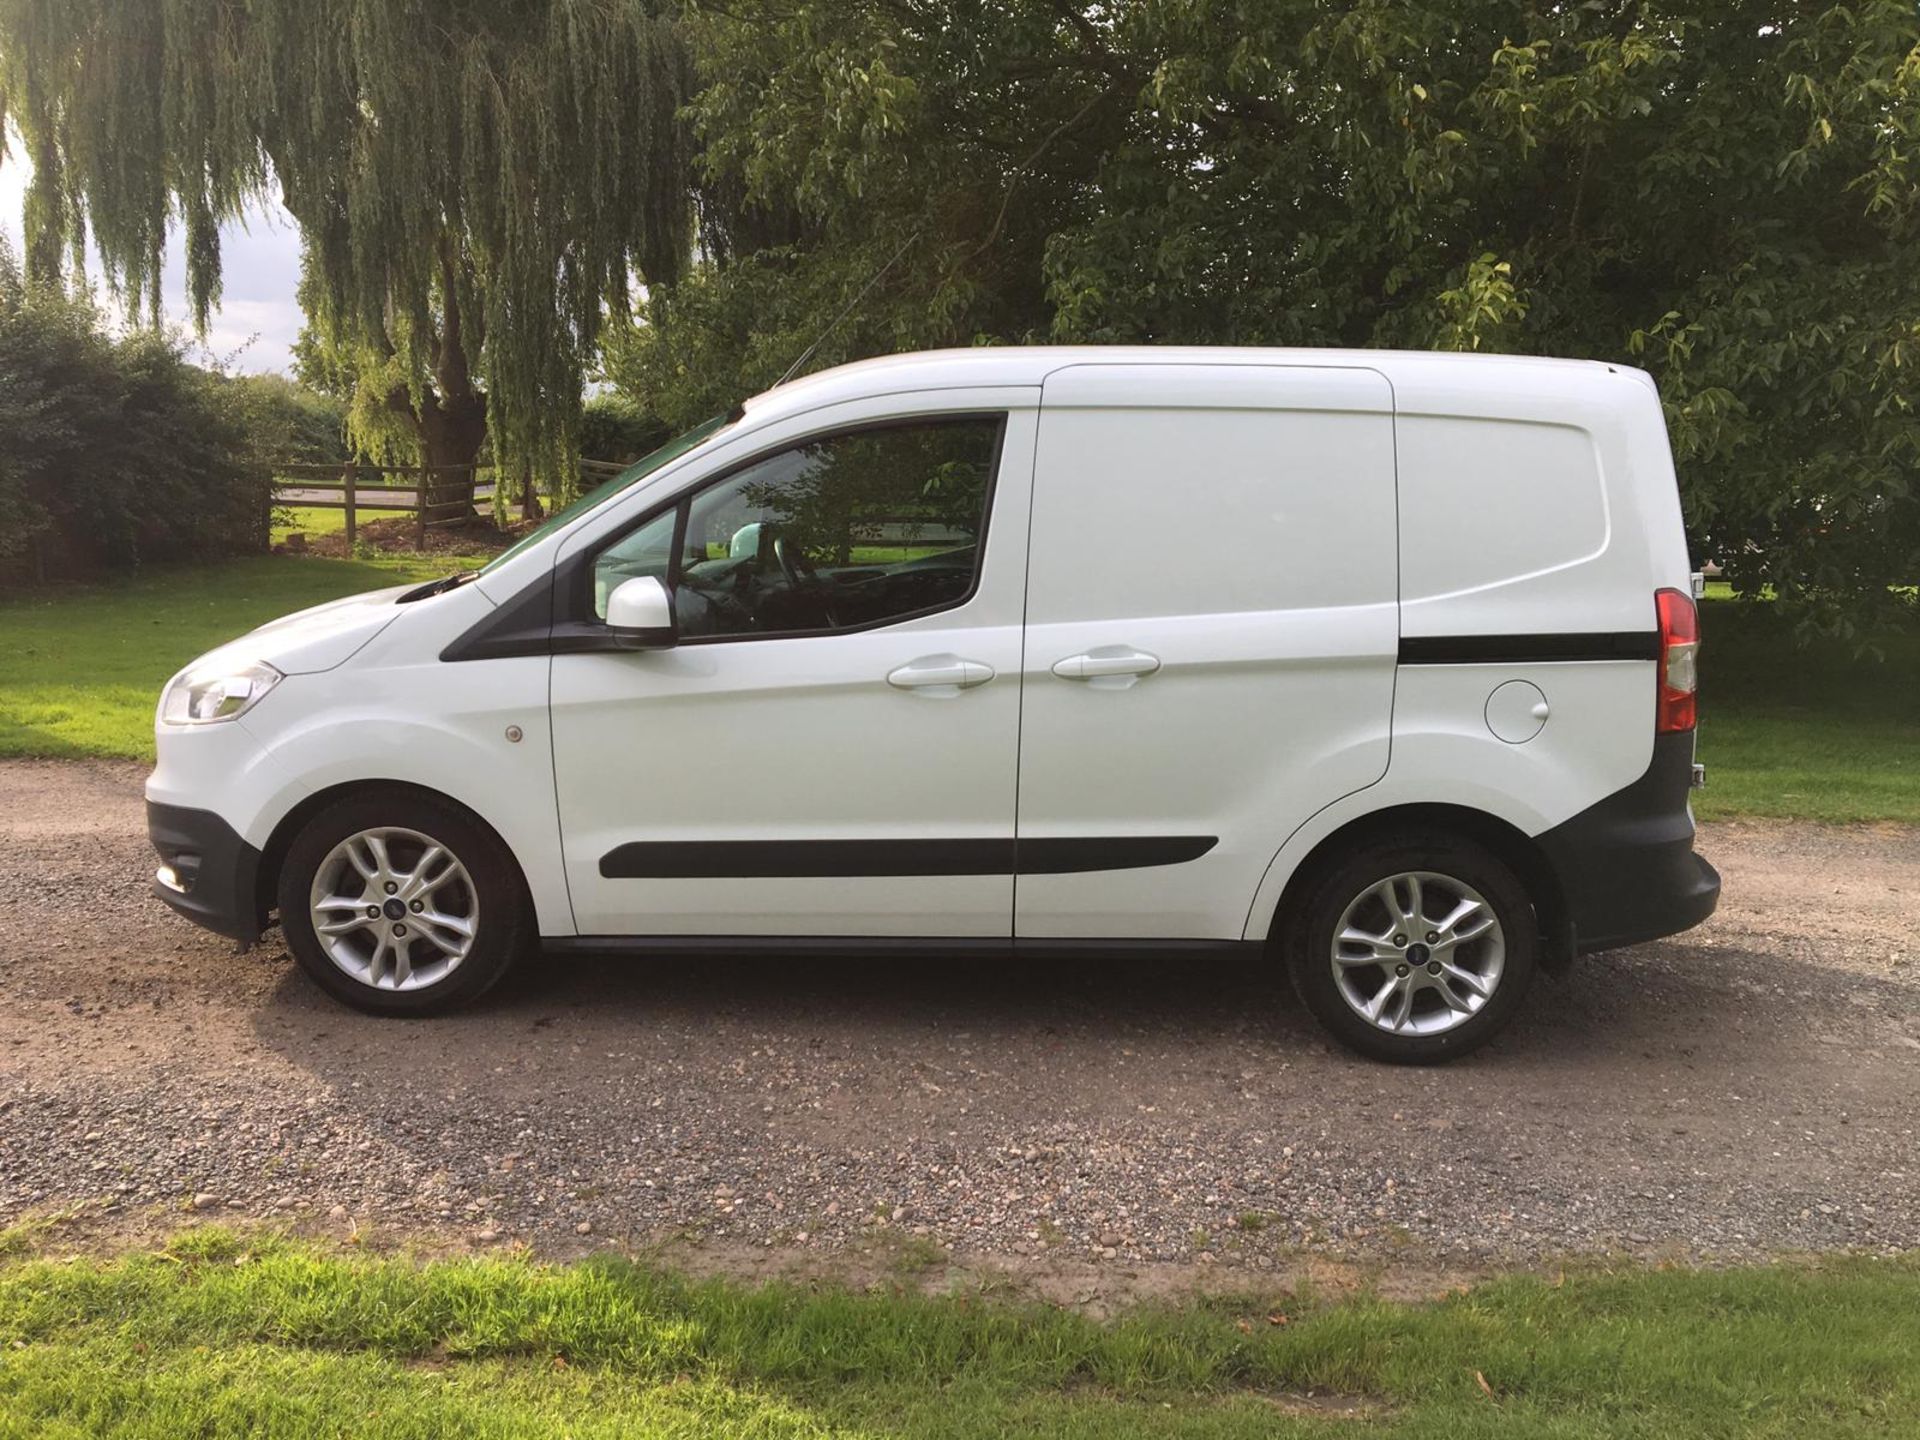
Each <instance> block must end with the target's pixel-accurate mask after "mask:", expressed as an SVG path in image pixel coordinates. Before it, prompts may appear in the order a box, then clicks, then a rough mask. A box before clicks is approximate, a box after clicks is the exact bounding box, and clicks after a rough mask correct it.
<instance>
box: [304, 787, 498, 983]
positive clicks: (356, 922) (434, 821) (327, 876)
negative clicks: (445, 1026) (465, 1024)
mask: <svg viewBox="0 0 1920 1440" xmlns="http://www.w3.org/2000/svg"><path fill="white" fill-rule="evenodd" d="M278 900H279V905H280V928H281V930H282V932H283V933H284V934H285V936H286V940H287V948H288V949H290V950H291V951H292V952H293V956H294V959H296V960H297V961H299V962H300V967H301V968H302V969H303V970H305V971H306V972H307V974H308V975H310V976H312V977H313V979H314V981H315V982H316V983H317V984H318V985H319V986H320V988H321V989H323V990H325V991H326V992H327V993H328V994H329V995H332V996H333V997H334V998H335V999H336V1000H340V1001H344V1002H345V1003H346V1004H348V1005H351V1006H353V1007H354V1008H355V1009H356V1010H364V1011H366V1012H368V1013H369V1014H374V1015H433V1014H440V1013H444V1012H445V1011H448V1010H452V1009H456V1008H458V1007H459V1006H461V1005H465V1004H468V1003H469V1002H471V1001H473V1000H476V999H478V998H479V997H480V996H481V995H482V994H484V993H485V992H486V991H487V990H488V989H490V988H491V987H492V986H493V984H494V982H495V981H497V980H498V979H499V978H500V977H501V976H502V975H504V974H505V973H506V972H507V969H508V967H509V966H510V965H511V964H512V963H513V959H514V957H515V955H516V954H517V953H518V952H519V950H520V947H521V944H522V940H523V937H524V935H525V933H526V929H527V925H526V914H527V905H526V901H525V899H524V896H523V892H522V888H521V884H520V875H519V871H518V869H517V867H516V866H515V865H514V863H513V861H512V858H511V857H510V856H508V855H507V853H506V851H505V849H504V847H503V846H502V845H501V844H500V842H499V841H498V840H497V839H495V838H494V836H493V835H492V834H490V833H489V832H487V831H486V830H485V829H484V828H483V827H481V826H480V825H478V824H476V823H475V822H474V821H473V820H472V819H470V818H469V817H467V816H466V815H464V814H462V813H461V812H460V811H458V810H456V809H454V808H453V807H452V806H450V805H446V804H443V803H440V802H438V801H435V800H433V799H431V798H430V797H427V796H419V795H407V794H402V793H387V794H366V795H359V796H350V797H348V798H347V799H344V800H342V801H340V802H339V803H337V804H334V805H330V806H328V807H327V808H326V809H325V810H322V811H321V812H320V813H319V814H318V815H316V816H314V817H313V818H312V819H311V820H309V821H308V822H307V824H306V825H305V826H304V827H303V828H302V829H301V831H300V833H299V834H298V835H296V836H295V837H294V840H293V843H292V845H291V846H289V847H288V849H287V857H286V861H285V863H284V864H283V865H282V866H281V868H280V883H279V895H278Z"/></svg>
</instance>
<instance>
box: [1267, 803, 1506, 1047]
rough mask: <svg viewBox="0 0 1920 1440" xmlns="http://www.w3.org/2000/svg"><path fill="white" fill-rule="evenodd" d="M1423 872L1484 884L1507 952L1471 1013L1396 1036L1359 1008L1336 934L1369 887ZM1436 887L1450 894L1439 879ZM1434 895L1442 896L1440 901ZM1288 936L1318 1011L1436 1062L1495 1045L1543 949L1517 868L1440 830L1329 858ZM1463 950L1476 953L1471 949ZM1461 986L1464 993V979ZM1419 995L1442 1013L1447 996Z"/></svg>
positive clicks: (1339, 1025) (1358, 1035) (1369, 974)
mask: <svg viewBox="0 0 1920 1440" xmlns="http://www.w3.org/2000/svg"><path fill="white" fill-rule="evenodd" d="M1422 871H1424V872H1429V873H1431V874H1435V875H1439V876H1445V877H1447V878H1448V879H1450V880H1452V881H1455V882H1459V883H1462V884H1464V885H1466V886H1468V887H1470V888H1471V889H1473V890H1474V891H1476V892H1478V895H1479V897H1480V898H1481V899H1483V900H1485V902H1486V903H1487V906H1488V907H1489V908H1490V909H1491V910H1492V911H1493V913H1494V917H1495V918H1496V919H1497V920H1498V922H1499V925H1500V933H1501V937H1502V939H1503V942H1504V956H1503V959H1502V962H1501V969H1500V972H1499V978H1498V981H1497V983H1495V984H1494V985H1493V986H1492V993H1491V994H1490V995H1488V996H1487V997H1486V999H1485V1001H1484V1003H1482V1004H1481V1005H1480V1008H1479V1009H1478V1010H1477V1011H1475V1012H1473V1013H1472V1014H1471V1015H1469V1016H1468V1017H1467V1018H1466V1019H1464V1020H1462V1021H1460V1022H1459V1023H1457V1024H1455V1025H1454V1026H1453V1028H1451V1029H1445V1030H1441V1031H1439V1032H1437V1033H1433V1034H1411V1033H1405V1034H1395V1033H1391V1032H1389V1031H1388V1030H1386V1029H1383V1028H1381V1027H1380V1026H1379V1025H1376V1024H1374V1023H1372V1022H1370V1021H1368V1020H1367V1019H1366V1018H1364V1017H1363V1016H1361V1015H1360V1014H1358V1013H1356V1011H1355V1010H1354V1009H1353V1007H1352V1006H1351V1005H1350V1004H1349V1003H1348V1002H1347V1000H1346V999H1345V998H1344V997H1343V996H1342V994H1341V992H1340V987H1339V984H1338V983H1337V982H1336V980H1335V978H1334V967H1333V959H1332V956H1333V946H1334V933H1335V929H1336V927H1337V926H1338V925H1339V924H1340V921H1341V917H1342V916H1343V915H1344V914H1345V912H1346V910H1347V907H1348V906H1349V905H1350V904H1352V903H1354V902H1355V901H1356V899H1358V897H1361V896H1362V895H1364V894H1365V893H1366V892H1367V891H1368V890H1369V889H1371V888H1372V887H1374V886H1376V885H1379V884H1381V883H1382V882H1383V881H1385V880H1387V879H1388V877H1390V876H1396V875H1402V874H1408V873H1415V872H1422ZM1435 893H1436V894H1438V893H1443V892H1440V891H1439V890H1438V887H1435ZM1428 903H1429V904H1430V905H1431V904H1433V903H1434V901H1433V899H1432V898H1430V899H1429V901H1428ZM1425 913H1426V914H1428V915H1429V917H1431V916H1432V914H1433V912H1432V911H1431V910H1429V911H1427V912H1425ZM1360 928H1366V929H1373V928H1378V927H1370V926H1361V927H1360ZM1409 938H1413V939H1416V940H1417V939H1420V938H1424V937H1409ZM1281 941H1282V945H1283V947H1284V949H1285V952H1286V961H1287V967H1288V969H1289V970H1290V971H1291V972H1292V976H1293V985H1294V989H1295V990H1296V991H1297V992H1298V993H1299V995H1300V998H1301V1000H1302V1001H1304V1002H1305V1003H1306V1006H1307V1008H1308V1009H1309V1010H1311V1011H1312V1012H1313V1014H1314V1016H1315V1018H1317V1019H1318V1020H1319V1021H1320V1023H1321V1024H1322V1025H1324V1026H1326V1028H1327V1029H1328V1030H1329V1031H1330V1032H1331V1033H1332V1034H1333V1035H1334V1037H1335V1038H1336V1039H1338V1040H1339V1041H1340V1043H1341V1044H1343V1045H1345V1046H1347V1047H1348V1048H1349V1049H1351V1050H1356V1051H1358V1052H1359V1053H1360V1054H1362V1055H1365V1056H1368V1057H1369V1058H1371V1059H1374V1060H1385V1061H1387V1062H1389V1063H1392V1064H1396V1065H1433V1064H1437V1063H1440V1062H1442V1061H1447V1060H1454V1059H1457V1058H1459V1057H1460V1056H1462V1055H1466V1054H1470V1053H1471V1052H1472V1051H1474V1050H1477V1049H1479V1048H1480V1047H1481V1046H1482V1045H1484V1044H1486V1043H1487V1041H1489V1040H1491V1039H1492V1038H1493V1037H1494V1036H1495V1035H1497V1034H1498V1033H1499V1032H1500V1031H1501V1030H1502V1029H1503V1028H1504V1027H1505V1026H1506V1024H1507V1022H1508V1021H1510V1020H1511V1019H1512V1018H1513V1016H1514V1014H1515V1012H1516V1011H1517V1010H1518V1009H1519V1008H1520V1005H1521V1002H1522V1001H1523V1000H1525V999H1526V993H1527V988H1528V986H1530V985H1531V984H1532V983H1533V976H1534V971H1535V969H1536V968H1537V960H1538V955H1539V950H1540V939H1539V924H1538V921H1537V920H1536V918H1535V916H1534V910H1533V905H1532V902H1531V900H1530V899H1529V898H1528V895H1527V890H1526V887H1525V886H1524V885H1523V884H1522V883H1521V882H1520V878H1519V877H1518V876H1517V875H1515V874H1514V872H1513V870H1512V868H1511V867H1510V866H1508V865H1507V864H1506V863H1505V862H1504V861H1502V860H1501V859H1500V858H1499V857H1498V856H1496V855H1494V854H1493V853H1492V852H1490V851H1489V850H1487V849H1486V848H1485V847H1484V846H1481V845H1478V844H1475V843H1474V842H1472V841H1470V840H1466V839H1463V838H1461V837H1459V836H1456V835H1450V834H1447V833H1445V832H1441V831H1434V832H1416V833H1410V834H1400V835H1395V836H1392V837H1382V838H1380V839H1378V840H1375V841H1372V842H1370V843H1365V844H1363V845H1362V846H1361V847H1360V848H1359V849H1358V850H1356V851H1354V852H1352V853H1351V854H1350V855H1348V856H1346V857H1344V858H1342V859H1339V860H1336V861H1334V862H1332V863H1331V864H1329V865H1327V866H1326V867H1325V868H1324V869H1322V870H1321V871H1319V872H1318V874H1317V875H1316V876H1315V877H1314V878H1313V880H1312V881H1311V882H1310V883H1309V885H1308V888H1307V890H1306V892H1305V894H1304V897H1303V900H1302V903H1301V904H1300V905H1299V906H1298V907H1296V909H1295V910H1294V912H1293V914H1292V915H1291V917H1290V923H1288V924H1287V925H1285V927H1284V928H1283V931H1282V935H1281ZM1483 943H1484V942H1483ZM1423 953H1424V952H1423ZM1461 953H1462V955H1465V954H1466V953H1467V951H1466V950H1465V949H1464V947H1463V950H1462V952H1461ZM1391 973H1394V967H1388V966H1384V965H1383V966H1381V967H1380V968H1379V969H1378V970H1376V971H1368V970H1367V969H1365V968H1361V969H1359V970H1358V972H1357V975H1356V977H1355V984H1356V987H1357V988H1362V989H1364V988H1369V987H1370V986H1371V984H1372V982H1373V981H1374V980H1375V979H1378V980H1380V981H1382V982H1384V981H1385V980H1386V978H1387V977H1388V976H1389V974H1391ZM1414 978H1415V979H1416V980H1417V979H1419V976H1418V975H1415V976H1414ZM1450 983H1451V982H1450ZM1453 988H1454V989H1455V991H1456V992H1457V993H1459V994H1461V995H1462V996H1465V994H1466V992H1465V991H1464V990H1461V989H1460V987H1458V986H1457V985H1456V986H1453ZM1420 1003H1421V1004H1422V1005H1425V1006H1427V1007H1428V1009H1427V1011H1426V1012H1424V1013H1431V1014H1434V1015H1439V1014H1440V1013H1441V1011H1440V1008H1439V997H1438V996H1432V997H1430V998H1427V999H1423V1000H1422V1001H1420ZM1389 1008H1391V1007H1389Z"/></svg>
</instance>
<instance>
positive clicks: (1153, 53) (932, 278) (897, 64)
mask: <svg viewBox="0 0 1920 1440" xmlns="http://www.w3.org/2000/svg"><path fill="white" fill-rule="evenodd" d="M691 12H692V13H691V16H690V19H689V21H688V25H689V33H690V35H691V37H692V40H693V43H694V47H695V51H696V55H697V57H698V63H699V66H700V74H701V78H702V82H703V83H702V87H701V89H700V91H699V93H698V96H697V98H696V99H695V101H694V102H693V105H692V107H691V115H692V119H693V123H694V125H695V127H696V130H697V134H698V136H699V139H700V142H701V146H702V150H701V163H702V167H703V169H702V177H703V178H702V193H701V202H700V213H699V219H700V229H701V235H702V238H703V260H702V263H701V264H700V265H699V266H697V267H696V268H695V269H694V270H693V271H692V272H691V273H690V274H689V275H687V276H686V277H685V278H684V279H683V280H681V281H680V282H679V283H677V284H672V285H667V286H661V287H657V288H656V289H655V290H654V291H653V292H652V294H651V295H650V297H649V300H648V304H647V307H646V312H645V316H644V321H645V323H644V324H643V325H641V326H638V327H635V328H622V329H619V330H617V331H616V332H615V333H614V334H613V335H612V336H611V337H610V342H609V345H608V347H607V348H608V362H607V364H608V373H609V374H610V375H611V376H612V377H613V378H614V379H615V380H616V382H617V383H619V384H621V385H622V386H623V387H624V388H626V389H627V390H628V391H629V392H630V393H633V394H635V395H636V396H638V397H640V398H641V399H642V400H644V402H645V403H647V404H648V405H649V406H651V407H652V408H654V409H655V410H657V411H658V412H659V413H661V414H662V415H663V416H665V417H667V418H669V419H671V420H673V421H675V422H677V423H685V422H686V421H689V420H691V419H693V418H694V417H696V416H698V415H702V414H708V413H711V412H712V411H714V410H715V409H718V408H721V407H722V406H723V405H724V404H726V403H729V402H731V401H732V400H734V399H737V398H739V396H740V394H741V393H743V392H745V391H748V390H751V389H754V388H758V387H760V386H763V385H765V384H767V383H770V382H771V381H772V380H774V379H775V378H777V376H778V375H779V373H780V371H781V370H783V369H784V368H785V366H786V364H787V363H788V362H789V361H790V360H791V359H792V358H793V357H794V356H795V355H797V354H799V353H800V352H801V351H802V350H803V349H804V348H805V346H806V345H807V344H808V343H810V342H811V341H812V340H813V339H814V338H815V337H816V335H817V334H818V333H819V332H820V331H821V329H822V328H824V327H825V326H826V325H827V323H828V322H829V320H830V319H831V318H832V317H833V315H834V314H835V313H836V312H837V311H838V310H839V309H840V308H841V307H842V306H843V305H844V304H845V303H846V302H847V301H848V300H850V299H851V298H852V297H853V296H854V295H855V294H856V293H857V292H858V291H859V289H860V287H861V286H862V285H863V284H865V283H866V281H867V279H868V278H869V277H870V276H871V275H872V274H873V273H874V272H875V271H876V270H877V269H878V268H879V267H880V265H881V264H882V263H883V262H884V261H885V259H886V258H887V257H888V256H890V255H892V254H893V253H894V252H895V251H896V250H897V249H898V248H899V247H900V246H901V245H902V243H903V242H908V243H907V249H906V251H905V254H904V255H903V257H902V259H901V260H900V262H899V263H898V264H897V265H896V266H895V267H894V269H893V270H892V271H890V272H889V273H888V274H887V276H886V277H885V279H884V280H883V281H882V282H881V283H880V284H879V285H877V286H876V287H875V288H874V290H873V292H872V293H871V294H870V295H869V296H868V297H867V299H866V300H865V301H864V302H863V303H862V305H861V306H860V308H859V310H858V312H857V313H856V314H855V315H853V316H851V317H849V319H848V320H847V321H845V322H844V323H842V324H841V325H840V326H839V327H838V328H837V329H836V330H835V331H834V332H833V334H832V335H831V336H830V337H829V339H828V341H827V343H826V344H825V345H823V347H822V349H821V352H820V360H821V362H822V363H831V362H833V361H837V360H840V359H843V358H850V357H854V356H858V355H861V354H870V353H875V352H882V351H889V350H896V349H902V348H909V347H917V346H927V345H940V344H970V343H979V342H982V341H1005V340H1054V341H1111V342H1191V343H1209V344H1212V343H1220V344H1226V343H1236V344H1288V345H1385V346H1410V347H1433V348H1448V349H1479V350H1508V351H1529V352H1534V353H1545V354H1558V355H1572V356H1586V357H1594V358H1600V359H1610V360H1617V361H1625V362H1628V363H1634V364H1640V365H1644V366H1646V367H1647V368H1649V369H1650V370H1651V371H1652V372H1653V373H1654V375H1655V376H1656V378H1657V379H1658V380H1659V382H1660V385H1661V388H1662V393H1663V396H1664V398H1665V402H1666V407H1667V415H1668V422H1669V426H1670V429H1671V432H1672V438H1673V443H1674V449H1675V453H1676V457H1677V459H1678V462H1679V467H1680V472H1681V478H1682V484H1683V487H1684V490H1685V495H1686V501H1687V512H1688V516H1689V522H1690V525H1691V527H1692V530H1693V540H1694V544H1695V555H1696V558H1706V557H1707V556H1709V555H1711V556H1714V557H1717V558H1719V559H1721V560H1722V561H1723V562H1725V563H1726V564H1727V565H1728V566H1729V568H1730V570H1731V572H1732V574H1733V577H1734V578H1735V580H1736V581H1737V582H1739V583H1740V584H1741V585H1743V586H1744V587H1747V588H1749V589H1758V588H1759V587H1762V586H1771V587H1773V588H1774V589H1775V590H1776V591H1778V592H1779V593H1780V594H1782V595H1783V596H1786V597H1787V598H1789V599H1813V600H1817V601H1820V602H1822V603H1821V609H1820V613H1821V614H1822V615H1823V616H1825V617H1826V618H1828V619H1830V620H1831V619H1834V618H1835V617H1841V616H1845V615H1847V614H1859V613H1860V612H1861V607H1862V606H1865V605H1870V604H1872V603H1875V602H1877V601H1884V600H1885V599H1886V596H1887V590H1886V586H1887V583H1888V582H1889V581H1897V582H1906V583H1911V582H1913V581H1914V580H1915V579H1916V578H1920V501H1916V498H1915V495H1914V483H1915V474H1916V459H1920V455H1917V454H1916V447H1917V446H1920V424H1917V423H1916V418H1915V415H1914V410H1913V398H1914V386H1913V384H1912V382H1911V380H1910V378H1909V377H1910V376H1911V375H1912V374H1913V373H1914V371H1913V365H1914V362H1915V360H1916V358H1917V355H1920V352H1916V349H1915V346H1916V344H1920V248H1916V244H1915V242H1916V239H1920V235H1917V234H1916V229H1917V225H1916V222H1917V221H1920V48H1917V47H1920V11H1917V10H1916V8H1915V6H1914V5H1913V4H1912V3H1911V0H1859V3H1855V4H1852V5H1846V6H1842V5H1830V4H1826V3H1816V4H1799V3H1792V0H1714V3H1707V0H1686V3H1680V0H1584V3H1572V0H1569V3H1552V4H1547V3H1538V0H1352V3H1349V0H1258V3H1255V0H1137V3H1130V4H1127V5H1083V4H1079V3H1074V0H831V3H828V0H728V3H726V4H725V5H721V4H717V3H711V4H709V3H699V0H695V3H694V4H692V6H691ZM1841 623H1845V622H1844V620H1843V621H1842V622H1841Z"/></svg>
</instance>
